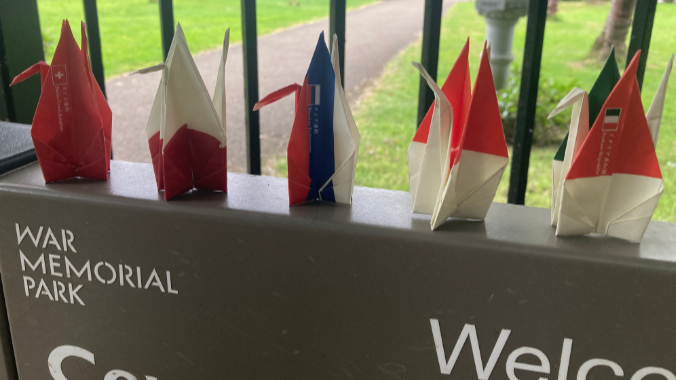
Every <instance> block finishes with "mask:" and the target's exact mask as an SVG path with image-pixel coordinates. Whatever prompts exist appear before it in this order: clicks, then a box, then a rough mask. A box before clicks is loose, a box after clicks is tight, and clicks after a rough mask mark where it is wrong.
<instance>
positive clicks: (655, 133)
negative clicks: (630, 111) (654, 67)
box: [645, 54, 674, 147]
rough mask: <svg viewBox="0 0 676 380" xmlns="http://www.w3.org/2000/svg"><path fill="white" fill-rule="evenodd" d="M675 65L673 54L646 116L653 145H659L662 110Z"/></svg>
mask: <svg viewBox="0 0 676 380" xmlns="http://www.w3.org/2000/svg"><path fill="white" fill-rule="evenodd" d="M673 65H674V55H673V54H672V55H671V58H670V59H669V63H667V68H666V70H664V75H663V76H662V81H661V82H660V86H659V87H658V88H657V92H656V93H655V97H654V98H653V101H652V103H650V108H648V112H647V113H646V115H645V117H646V119H648V127H649V128H650V136H651V138H652V140H653V145H654V146H655V147H657V139H658V137H659V135H660V124H661V123H662V110H663V109H664V100H665V98H666V95H667V84H668V83H669V76H670V75H671V68H672V66H673Z"/></svg>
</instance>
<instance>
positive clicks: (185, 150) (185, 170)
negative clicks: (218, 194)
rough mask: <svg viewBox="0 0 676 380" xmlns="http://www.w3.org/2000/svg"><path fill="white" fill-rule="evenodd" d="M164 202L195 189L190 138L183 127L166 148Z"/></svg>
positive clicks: (164, 155) (186, 129)
mask: <svg viewBox="0 0 676 380" xmlns="http://www.w3.org/2000/svg"><path fill="white" fill-rule="evenodd" d="M163 160H164V168H163V169H164V200H167V201H168V200H170V199H172V198H174V197H176V196H177V195H180V194H183V193H185V192H186V191H189V190H191V189H192V188H193V181H192V162H191V155H190V136H189V132H188V126H187V125H183V126H182V127H181V128H179V129H178V131H176V133H175V134H174V136H173V137H172V138H171V140H169V142H168V143H167V144H166V145H165V147H164V153H163Z"/></svg>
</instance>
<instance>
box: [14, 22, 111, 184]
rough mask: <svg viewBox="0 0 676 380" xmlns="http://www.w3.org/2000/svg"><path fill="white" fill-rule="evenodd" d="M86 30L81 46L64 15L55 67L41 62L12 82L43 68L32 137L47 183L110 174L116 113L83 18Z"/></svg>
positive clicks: (100, 176) (55, 54) (38, 71)
mask: <svg viewBox="0 0 676 380" xmlns="http://www.w3.org/2000/svg"><path fill="white" fill-rule="evenodd" d="M81 33H82V49H80V48H79V47H78V46H77V42H76V41H75V38H74V37H73V33H72V32H71V29H70V25H69V24H68V21H67V20H64V21H63V23H62V24H61V37H60V38H59V43H58V44H57V46H56V51H55V52H54V58H53V59H52V64H51V66H50V65H48V64H46V63H45V62H38V63H36V64H35V65H33V66H31V67H29V68H28V69H26V70H25V71H24V72H22V73H21V74H19V75H17V76H16V78H14V80H13V81H12V83H11V84H10V86H13V85H15V84H17V83H20V82H22V81H24V80H26V79H27V78H29V77H31V76H33V75H35V74H37V73H40V83H41V86H42V94H41V95H40V101H39V102H38V106H37V109H36V111H35V116H34V117H33V126H32V128H31V136H32V138H33V145H34V146H35V153H36V155H37V156H38V162H39V163H40V169H41V170H42V174H43V176H44V177H45V182H47V183H50V182H57V181H63V180H67V179H71V178H77V177H82V178H89V179H97V180H107V179H108V171H109V170H110V152H111V133H112V126H113V113H112V112H111V110H110V107H109V106H108V103H107V102H106V98H105V97H104V96H103V93H102V92H101V89H100V88H99V85H98V83H97V82H96V80H95V79H94V74H93V73H92V70H91V66H90V63H89V50H88V45H87V33H86V31H85V24H84V23H82V24H81Z"/></svg>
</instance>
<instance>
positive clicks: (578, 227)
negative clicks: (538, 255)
mask: <svg viewBox="0 0 676 380" xmlns="http://www.w3.org/2000/svg"><path fill="white" fill-rule="evenodd" d="M639 57H640V51H639V52H638V53H637V54H636V55H635V56H634V59H633V60H632V61H631V63H630V64H629V66H628V67H627V69H626V70H625V73H624V75H623V76H622V77H621V78H619V80H616V78H617V77H618V76H619V70H618V69H617V64H616V62H615V59H614V57H613V56H612V55H611V57H610V58H609V61H608V62H607V63H606V66H605V67H604V69H603V71H602V72H601V75H600V77H599V79H597V81H596V83H595V84H594V87H593V88H592V91H591V92H590V93H589V95H587V94H586V92H584V91H583V90H580V89H577V88H576V89H574V90H573V91H571V93H570V94H568V95H567V96H566V97H565V98H564V99H563V100H562V101H561V103H559V105H558V106H557V107H556V109H555V110H554V111H553V112H552V116H553V115H555V114H557V113H559V112H561V111H562V110H564V109H565V108H567V107H569V106H570V105H572V106H573V116H572V121H571V126H570V134H569V136H568V139H567V141H564V144H565V146H564V145H562V148H561V149H559V153H557V156H559V157H560V156H561V154H560V153H561V150H562V149H563V151H564V153H563V156H564V157H563V161H562V163H559V162H561V161H560V160H557V159H555V160H554V164H553V177H552V179H553V187H554V193H555V196H554V197H553V199H552V225H553V226H556V235H557V236H566V235H583V234H588V233H597V234H601V235H607V236H613V237H617V238H620V239H625V240H629V241H632V242H636V243H639V242H640V241H641V239H642V238H643V234H644V233H645V230H646V228H647V227H648V223H649V222H650V219H651V218H652V214H653V212H654V211H655V208H656V207H657V202H658V201H659V198H660V196H661V194H662V192H663V190H664V184H663V181H662V174H661V172H660V167H659V163H658V161H657V156H656V154H655V146H656V144H657V138H658V135H659V124H660V119H661V114H662V109H663V107H664V98H665V94H666V88H667V83H668V79H669V74H670V72H671V68H672V65H673V56H672V58H671V60H670V61H669V64H668V65H667V69H666V72H665V74H664V76H663V78H662V82H661V84H660V86H659V88H658V90H657V94H656V95H655V98H654V100H653V103H652V105H651V107H650V109H649V111H648V116H646V115H644V111H643V105H642V103H641V97H640V90H639V87H638V82H637V80H636V71H637V68H638V61H639ZM611 86H612V91H610V88H611ZM601 102H603V103H601ZM599 104H602V106H601V107H598V105H599ZM550 117H551V116H550ZM649 120H650V122H649ZM590 125H592V127H591V130H590V129H589V126H590Z"/></svg>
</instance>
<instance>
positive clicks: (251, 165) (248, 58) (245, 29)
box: [242, 0, 261, 174]
mask: <svg viewBox="0 0 676 380" xmlns="http://www.w3.org/2000/svg"><path fill="white" fill-rule="evenodd" d="M257 38H258V37H257V32H256V0H242V53H243V54H242V56H243V59H244V62H243V63H244V64H243V66H244V115H245V128H246V156H247V172H248V173H249V174H261V139H260V119H259V113H258V112H254V110H253V106H254V105H255V104H256V103H257V102H258V41H257Z"/></svg>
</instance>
